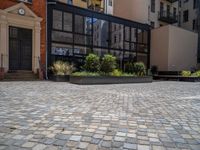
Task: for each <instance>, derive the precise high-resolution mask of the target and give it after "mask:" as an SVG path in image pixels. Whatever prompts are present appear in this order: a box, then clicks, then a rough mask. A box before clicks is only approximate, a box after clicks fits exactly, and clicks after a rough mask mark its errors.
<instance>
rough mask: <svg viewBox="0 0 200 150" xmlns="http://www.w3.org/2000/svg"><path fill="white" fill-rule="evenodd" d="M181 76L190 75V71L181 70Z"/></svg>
mask: <svg viewBox="0 0 200 150" xmlns="http://www.w3.org/2000/svg"><path fill="white" fill-rule="evenodd" d="M181 76H183V77H190V76H191V71H187V70H183V71H182V72H181Z"/></svg>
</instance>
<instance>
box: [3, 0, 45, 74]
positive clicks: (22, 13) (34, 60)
mask: <svg viewBox="0 0 200 150" xmlns="http://www.w3.org/2000/svg"><path fill="white" fill-rule="evenodd" d="M0 54H1V56H2V58H1V61H2V60H3V61H2V64H1V65H2V66H3V68H4V69H5V71H6V72H7V71H14V70H27V71H30V72H32V71H33V72H34V73H36V72H37V71H38V69H39V68H40V67H41V66H43V65H45V62H46V0H40V3H38V1H32V0H27V1H26V0H23V3H22V2H20V0H0ZM39 58H40V60H41V63H40V61H39Z"/></svg>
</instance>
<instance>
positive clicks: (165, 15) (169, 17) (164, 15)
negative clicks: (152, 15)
mask: <svg viewBox="0 0 200 150" xmlns="http://www.w3.org/2000/svg"><path fill="white" fill-rule="evenodd" d="M158 20H159V21H162V22H166V23H169V24H174V23H177V22H178V15H175V14H172V13H170V12H167V11H161V12H158Z"/></svg>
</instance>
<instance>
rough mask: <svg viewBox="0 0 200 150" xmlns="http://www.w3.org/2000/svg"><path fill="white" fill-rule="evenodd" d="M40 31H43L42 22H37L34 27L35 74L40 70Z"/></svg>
mask: <svg viewBox="0 0 200 150" xmlns="http://www.w3.org/2000/svg"><path fill="white" fill-rule="evenodd" d="M40 30H41V27H40V22H39V21H37V22H36V23H35V27H34V34H33V35H34V50H33V51H34V56H33V57H34V61H33V64H34V65H33V71H34V72H35V73H37V70H38V69H39V62H38V57H40V48H41V47H40V44H41V43H40V42H41V41H40Z"/></svg>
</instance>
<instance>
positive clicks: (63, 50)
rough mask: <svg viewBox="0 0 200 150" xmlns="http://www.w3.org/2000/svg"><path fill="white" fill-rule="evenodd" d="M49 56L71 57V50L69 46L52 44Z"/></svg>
mask: <svg viewBox="0 0 200 150" xmlns="http://www.w3.org/2000/svg"><path fill="white" fill-rule="evenodd" d="M51 54H53V55H60V56H72V55H73V49H72V46H71V45H65V44H56V43H53V44H52V49H51Z"/></svg>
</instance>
